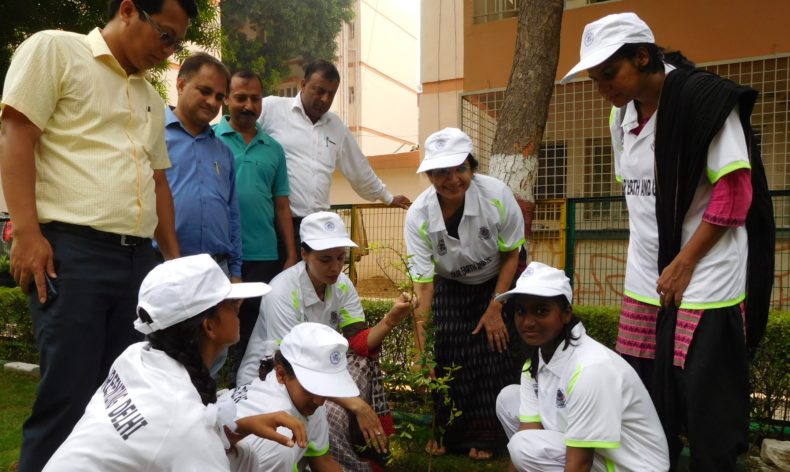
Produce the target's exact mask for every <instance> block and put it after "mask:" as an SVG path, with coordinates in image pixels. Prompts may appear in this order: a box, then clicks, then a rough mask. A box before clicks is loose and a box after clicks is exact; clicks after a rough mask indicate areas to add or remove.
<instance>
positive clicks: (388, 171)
mask: <svg viewBox="0 0 790 472" xmlns="http://www.w3.org/2000/svg"><path fill="white" fill-rule="evenodd" d="M368 160H369V162H370V165H371V167H372V168H373V171H374V172H375V173H376V175H378V176H379V178H381V180H382V181H383V182H384V184H385V185H386V186H387V189H388V190H389V191H390V192H392V193H393V195H406V196H407V197H409V198H410V199H411V200H414V199H415V198H417V196H418V195H419V194H420V192H422V191H423V190H425V189H426V188H427V187H428V185H430V182H429V181H428V178H427V177H425V176H424V175H423V174H417V173H416V171H417V166H418V165H419V163H420V153H419V152H418V151H411V152H405V153H399V154H389V155H383V156H375V157H371V158H369V159H368ZM329 201H330V203H331V204H332V205H346V204H352V203H371V202H368V201H367V200H365V199H364V198H362V197H360V196H359V195H357V194H356V192H354V189H352V188H351V184H349V183H348V180H346V178H345V177H343V174H341V173H340V171H335V174H334V175H333V176H332V191H331V192H330V194H329Z"/></svg>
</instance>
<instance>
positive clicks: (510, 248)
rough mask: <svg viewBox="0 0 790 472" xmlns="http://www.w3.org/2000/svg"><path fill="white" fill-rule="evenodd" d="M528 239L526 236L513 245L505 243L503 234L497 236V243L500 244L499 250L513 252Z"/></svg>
mask: <svg viewBox="0 0 790 472" xmlns="http://www.w3.org/2000/svg"><path fill="white" fill-rule="evenodd" d="M525 241H526V240H525V239H524V238H521V239H519V240H518V241H516V242H515V244H513V245H512V246H508V245H507V244H505V240H504V239H502V236H498V237H497V243H498V246H499V252H511V251H515V250H516V249H518V248H520V247H521V245H522V244H524V242H525Z"/></svg>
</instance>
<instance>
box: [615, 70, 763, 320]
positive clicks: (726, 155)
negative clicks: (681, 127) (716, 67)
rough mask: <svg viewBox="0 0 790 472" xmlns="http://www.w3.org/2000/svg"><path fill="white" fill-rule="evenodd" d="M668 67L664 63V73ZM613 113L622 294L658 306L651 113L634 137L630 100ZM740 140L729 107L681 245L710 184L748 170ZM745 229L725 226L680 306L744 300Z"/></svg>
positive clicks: (705, 202) (695, 222)
mask: <svg viewBox="0 0 790 472" xmlns="http://www.w3.org/2000/svg"><path fill="white" fill-rule="evenodd" d="M672 70H674V67H672V66H669V65H666V66H665V71H666V72H667V73H669V72H670V71H672ZM624 110H625V111H623V109H613V111H612V116H611V120H610V124H609V125H610V131H611V134H612V151H613V152H614V165H615V176H616V178H617V180H618V182H620V183H621V184H622V186H623V193H624V194H625V201H626V204H627V205H628V215H629V217H628V227H629V231H630V237H629V241H628V262H627V265H626V271H625V294H626V295H628V296H629V297H631V298H634V299H636V300H639V301H641V302H643V303H647V304H650V305H654V306H660V305H661V302H660V300H659V298H658V294H657V293H656V282H657V281H658V276H659V274H658V228H657V225H656V187H655V153H654V149H655V144H654V143H655V128H656V115H657V113H654V114H653V116H651V117H650V119H649V120H648V122H647V123H646V124H645V126H644V127H643V128H642V131H641V132H640V133H639V135H638V136H637V135H634V134H633V133H631V132H630V131H631V130H633V129H635V128H637V127H638V126H639V123H638V121H637V112H636V107H635V106H634V102H629V103H628V104H627V105H626V106H625V107H624ZM750 167H751V166H750V164H749V154H748V151H747V149H746V138H745V135H744V133H743V128H742V127H741V121H740V118H739V117H738V110H737V108H736V109H734V110H733V111H732V112H731V113H730V115H729V116H728V117H727V120H726V121H725V123H724V126H723V127H722V129H721V130H720V131H719V133H718V134H717V135H716V136H715V137H714V138H713V141H712V142H711V144H710V146H709V148H708V162H707V168H706V170H707V172H706V175H704V176H703V177H702V178H701V179H700V182H699V184H698V185H697V190H696V193H695V194H694V199H693V201H692V203H691V206H690V207H689V210H688V212H687V213H686V218H685V220H684V221H683V234H682V238H681V246H685V245H686V243H688V241H689V240H690V239H691V236H692V235H693V234H694V232H695V231H696V229H697V227H698V226H699V224H700V222H701V221H702V216H703V214H704V213H705V209H706V208H707V206H708V202H710V197H711V193H712V191H713V185H714V184H715V183H716V182H717V181H718V180H719V179H720V178H721V177H723V176H724V175H727V174H728V173H730V172H732V171H734V170H737V169H749V168H750ZM747 252H748V248H747V238H746V228H744V227H742V226H741V227H737V228H730V229H729V230H728V231H727V232H726V233H725V235H724V236H723V237H722V238H721V240H719V242H718V243H717V244H716V245H715V246H713V247H712V248H711V250H710V251H708V253H707V254H706V255H705V257H703V258H702V259H701V260H700V261H699V263H697V266H696V267H695V268H694V273H693V275H692V278H691V282H690V283H689V286H688V288H686V291H685V292H684V293H683V301H682V302H681V305H680V308H688V309H706V308H714V307H716V306H731V305H734V304H736V303H739V302H740V301H742V300H743V299H744V296H745V288H746V263H745V261H746V256H747Z"/></svg>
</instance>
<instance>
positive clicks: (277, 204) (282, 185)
mask: <svg viewBox="0 0 790 472" xmlns="http://www.w3.org/2000/svg"><path fill="white" fill-rule="evenodd" d="M262 92H263V89H262V85H261V81H260V78H258V76H256V75H255V74H254V73H253V72H251V71H246V70H242V71H238V72H236V73H234V74H233V76H232V77H231V81H230V93H229V95H228V97H227V98H226V99H225V105H226V106H227V107H228V111H229V112H230V115H227V116H224V117H222V120H220V122H219V123H217V124H216V125H214V133H215V134H216V135H217V136H219V137H220V139H221V140H222V141H223V142H224V143H225V144H227V146H228V147H229V148H230V149H231V151H233V156H234V159H235V161H236V194H237V196H238V200H239V211H240V213H241V239H242V252H243V254H242V261H243V262H242V269H241V277H242V280H244V281H245V282H269V281H270V280H271V279H272V278H274V276H275V275H277V274H278V273H280V271H282V270H283V269H285V268H288V267H290V266H292V265H294V264H295V263H296V246H295V243H294V235H293V225H292V223H291V221H292V218H291V209H290V204H289V202H288V194H289V193H290V190H289V188H288V171H287V169H286V167H285V154H284V153H283V148H282V146H280V143H278V142H277V141H275V140H274V138H272V137H271V136H269V135H268V134H266V133H264V132H263V130H262V129H261V127H260V125H258V124H257V123H256V120H257V119H258V117H259V116H260V115H261V95H262ZM275 228H276V230H275ZM278 233H279V236H280V240H281V241H282V249H281V250H279V251H278V244H277V235H278ZM280 252H283V254H280ZM260 304H261V299H260V297H258V298H248V299H246V300H244V303H243V304H242V306H241V309H240V311H239V319H240V321H241V327H240V334H241V339H240V340H239V342H238V343H237V344H236V345H235V346H233V348H231V352H230V353H229V358H230V361H231V365H232V366H233V367H232V368H233V370H234V374H233V375H231V377H230V378H231V379H234V378H235V377H236V376H235V369H236V368H237V367H238V362H239V360H240V359H241V357H242V356H243V355H244V351H245V350H246V349H247V340H248V339H249V337H250V333H251V332H252V327H253V326H254V325H255V320H256V319H257V318H258V310H259V308H260Z"/></svg>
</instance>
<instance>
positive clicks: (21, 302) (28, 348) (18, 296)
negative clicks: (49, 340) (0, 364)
mask: <svg viewBox="0 0 790 472" xmlns="http://www.w3.org/2000/svg"><path fill="white" fill-rule="evenodd" d="M0 359H5V360H14V361H23V362H33V363H37V362H38V351H37V349H36V343H35V339H34V338H33V320H32V319H31V318H30V310H29V309H28V305H27V296H25V294H23V293H22V290H20V289H19V288H18V287H15V288H8V287H0Z"/></svg>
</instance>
